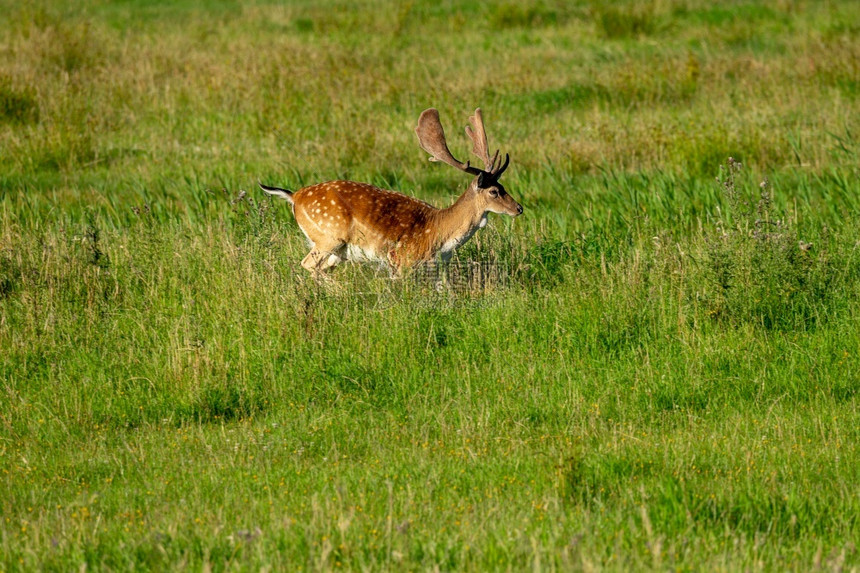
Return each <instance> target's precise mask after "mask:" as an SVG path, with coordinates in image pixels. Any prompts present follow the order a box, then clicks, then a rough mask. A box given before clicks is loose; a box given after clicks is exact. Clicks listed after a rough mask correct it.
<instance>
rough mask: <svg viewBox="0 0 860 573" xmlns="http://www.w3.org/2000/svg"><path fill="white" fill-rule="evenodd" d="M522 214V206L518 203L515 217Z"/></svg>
mask: <svg viewBox="0 0 860 573" xmlns="http://www.w3.org/2000/svg"><path fill="white" fill-rule="evenodd" d="M522 214H523V206H522V205H520V204H519V203H518V204H517V216H519V215H522Z"/></svg>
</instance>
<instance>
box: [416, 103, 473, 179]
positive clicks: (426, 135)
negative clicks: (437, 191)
mask: <svg viewBox="0 0 860 573" xmlns="http://www.w3.org/2000/svg"><path fill="white" fill-rule="evenodd" d="M415 134H416V135H417V136H418V145H420V146H421V149H423V150H424V151H426V152H427V153H429V154H430V161H442V162H444V163H447V164H448V165H450V166H451V167H456V168H457V169H460V170H461V171H465V172H466V173H471V174H472V175H478V174H479V173H481V170H480V169H478V168H477V167H472V166H471V165H469V162H468V161H467V162H466V163H463V162H461V161H457V160H456V159H455V158H454V156H453V155H451V152H450V151H449V150H448V144H447V143H446V141H445V130H444V129H442V122H441V121H440V120H439V112H438V111H437V110H436V109H435V108H432V107H431V108H430V109H426V110H424V111H423V112H422V113H421V116H420V117H419V118H418V127H416V128H415Z"/></svg>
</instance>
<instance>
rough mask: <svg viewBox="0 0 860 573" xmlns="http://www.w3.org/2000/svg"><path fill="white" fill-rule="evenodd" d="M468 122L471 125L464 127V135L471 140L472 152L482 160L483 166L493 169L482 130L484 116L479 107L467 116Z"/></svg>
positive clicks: (485, 135)
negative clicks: (473, 113)
mask: <svg viewBox="0 0 860 573" xmlns="http://www.w3.org/2000/svg"><path fill="white" fill-rule="evenodd" d="M469 124H470V125H471V127H468V126H467V127H466V135H468V136H469V139H471V140H472V153H474V154H475V156H477V158H478V159H480V160H481V161H483V162H484V168H485V169H486V171H487V172H490V171H492V169H493V162H492V161H491V160H490V154H489V151H488V148H487V132H486V131H485V130H484V117H483V115H482V114H481V108H477V109H476V110H475V115H472V116H469Z"/></svg>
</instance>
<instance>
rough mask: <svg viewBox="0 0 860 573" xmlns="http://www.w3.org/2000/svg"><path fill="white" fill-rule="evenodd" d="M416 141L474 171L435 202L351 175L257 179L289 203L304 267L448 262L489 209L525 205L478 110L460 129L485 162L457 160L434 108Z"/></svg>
mask: <svg viewBox="0 0 860 573" xmlns="http://www.w3.org/2000/svg"><path fill="white" fill-rule="evenodd" d="M415 133H416V135H417V136H418V145H419V146H420V147H421V148H422V149H423V150H424V151H426V152H427V153H429V154H430V157H429V159H430V161H441V162H443V163H447V164H448V165H450V166H451V167H454V168H456V169H459V170H460V171H463V172H465V173H468V174H469V175H472V176H473V179H472V182H471V183H470V184H469V186H468V187H467V188H466V190H465V191H464V192H463V194H462V195H460V197H459V198H458V199H457V200H456V201H455V202H454V203H453V204H452V205H450V206H449V207H447V208H443V209H439V208H436V207H434V206H433V205H430V204H429V203H426V202H424V201H421V200H419V199H416V198H414V197H410V196H408V195H405V194H403V193H399V192H396V191H389V190H385V189H380V188H378V187H375V186H373V185H369V184H367V183H356V182H354V181H342V180H340V181H328V182H325V183H317V184H315V185H311V186H308V187H303V188H301V189H299V190H298V191H295V192H293V191H289V190H287V189H282V188H279V187H270V186H268V185H264V184H263V183H260V188H261V189H262V190H263V191H264V192H266V193H268V194H269V195H272V196H274V197H277V198H280V199H285V200H287V201H289V202H290V204H291V206H292V211H293V216H294V217H295V219H296V223H298V226H299V228H300V229H301V230H302V232H303V233H304V234H305V237H307V239H308V242H309V243H310V246H311V251H310V252H309V253H308V254H307V256H305V258H304V259H303V260H302V262H301V265H302V267H303V268H305V269H307V270H308V271H310V272H311V273H312V274H314V275H315V276H317V275H319V274H321V273H323V272H325V271H327V270H328V269H331V268H332V267H334V266H335V265H337V264H339V263H341V262H343V261H346V260H350V261H356V262H377V263H383V264H387V265H388V266H389V268H390V269H391V271H392V274H393V275H395V276H397V275H399V274H400V273H401V272H402V271H403V270H404V269H407V268H410V267H413V266H415V265H417V264H419V263H422V262H431V263H432V262H434V261H436V260H437V259H440V260H441V261H442V262H447V261H449V260H450V259H451V257H452V256H453V254H454V251H455V249H457V248H458V247H460V246H462V245H463V244H464V243H466V242H467V241H468V240H469V239H470V238H472V235H474V234H475V232H477V231H478V230H479V229H481V228H483V227H484V226H486V224H487V215H488V214H489V213H499V214H503V215H509V216H511V217H517V216H519V215H521V214H522V212H523V207H522V205H520V204H519V203H517V202H516V201H515V200H514V199H513V198H512V197H511V196H510V195H509V194H508V192H507V191H506V190H505V188H504V186H503V185H502V184H501V183H500V182H499V178H500V177H501V176H502V174H503V173H504V172H505V170H506V169H507V168H508V165H509V163H510V155H508V154H507V153H506V154H505V159H504V161H501V159H500V157H499V151H498V150H496V152H495V154H494V155H493V156H492V157H491V156H490V154H489V151H488V147H487V134H486V131H485V130H484V120H483V117H482V115H481V109H480V108H478V109H476V110H475V113H474V115H472V116H470V117H469V126H467V127H466V135H467V136H468V137H469V139H471V141H472V153H473V154H474V155H475V156H476V157H477V158H478V159H479V160H480V161H481V162H482V163H483V165H484V167H483V169H481V168H478V167H475V166H473V165H471V164H470V162H469V161H466V162H465V163H463V162H461V161H458V160H457V159H455V158H454V156H453V155H452V154H451V151H450V150H449V149H448V144H447V141H446V139H445V132H444V130H443V128H442V123H441V121H440V119H439V112H438V111H437V110H436V109H434V108H430V109H427V110H425V111H423V112H422V113H421V115H420V117H419V118H418V126H417V127H416V128H415Z"/></svg>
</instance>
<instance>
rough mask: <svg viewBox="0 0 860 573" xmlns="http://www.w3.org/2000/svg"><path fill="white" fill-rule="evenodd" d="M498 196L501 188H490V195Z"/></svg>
mask: <svg viewBox="0 0 860 573" xmlns="http://www.w3.org/2000/svg"><path fill="white" fill-rule="evenodd" d="M498 196H499V190H498V189H490V197H492V198H493V199H495V198H496V197H498Z"/></svg>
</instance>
